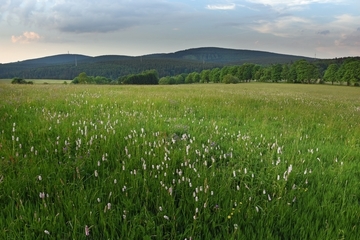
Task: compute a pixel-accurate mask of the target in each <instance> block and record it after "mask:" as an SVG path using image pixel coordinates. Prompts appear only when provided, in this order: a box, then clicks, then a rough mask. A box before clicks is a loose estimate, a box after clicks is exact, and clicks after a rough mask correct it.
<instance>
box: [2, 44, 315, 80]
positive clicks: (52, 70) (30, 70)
mask: <svg viewBox="0 0 360 240" xmlns="http://www.w3.org/2000/svg"><path fill="white" fill-rule="evenodd" d="M299 59H307V60H310V59H309V58H306V57H302V56H293V55H285V54H276V53H270V52H262V51H252V50H235V49H225V48H212V47H204V48H194V49H188V50H183V51H178V52H175V53H163V54H150V55H144V56H138V57H131V56H119V55H106V56H98V57H90V56H85V55H78V54H62V55H55V56H48V57H43V58H38V59H31V60H25V61H20V62H15V63H7V64H0V78H13V77H22V78H26V79H36V78H37V79H73V78H74V77H76V76H78V75H79V73H81V72H86V73H87V74H88V75H92V76H104V77H107V78H111V79H117V78H118V77H121V76H125V75H128V74H135V73H140V72H142V71H144V70H148V69H156V70H157V71H158V73H159V75H160V77H161V76H169V75H170V76H171V75H176V74H180V73H190V72H194V71H197V72H200V71H201V70H203V69H211V68H214V67H222V66H224V65H240V64H243V63H255V64H260V65H269V64H275V63H288V62H293V61H296V60H299Z"/></svg>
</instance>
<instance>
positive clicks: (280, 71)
mask: <svg viewBox="0 0 360 240" xmlns="http://www.w3.org/2000/svg"><path fill="white" fill-rule="evenodd" d="M249 81H260V82H288V83H306V84H311V83H324V82H330V83H332V84H334V83H339V84H347V85H359V84H360V59H359V58H347V59H345V60H344V61H342V62H340V61H339V62H336V61H334V62H333V63H331V64H330V65H324V64H323V63H322V62H321V61H318V62H310V61H306V60H298V61H295V62H293V63H289V64H272V65H269V66H261V65H257V64H253V63H245V64H242V65H235V66H224V67H222V68H219V67H215V68H212V69H204V70H201V71H194V72H191V73H181V74H176V75H168V76H164V77H161V78H159V74H158V72H157V70H154V69H152V70H146V71H143V72H141V73H139V74H128V75H125V76H121V77H119V78H118V79H117V80H112V79H110V78H106V77H100V76H96V77H93V76H87V75H86V73H85V72H82V73H80V74H79V75H78V76H77V77H75V78H74V80H73V81H72V82H73V83H75V84H77V83H80V84H84V83H86V84H163V85H171V84H190V83H209V82H212V83H240V82H249Z"/></svg>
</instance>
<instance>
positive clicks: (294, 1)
mask: <svg viewBox="0 0 360 240" xmlns="http://www.w3.org/2000/svg"><path fill="white" fill-rule="evenodd" d="M247 1H248V2H252V3H258V4H263V5H269V6H281V5H283V6H284V5H285V6H301V5H309V4H313V3H339V2H344V0H287V1H284V0H247Z"/></svg>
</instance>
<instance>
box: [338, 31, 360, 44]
mask: <svg viewBox="0 0 360 240" xmlns="http://www.w3.org/2000/svg"><path fill="white" fill-rule="evenodd" d="M335 45H336V46H341V47H344V46H346V47H360V31H354V32H351V33H348V34H342V35H341V37H340V39H337V40H336V41H335Z"/></svg>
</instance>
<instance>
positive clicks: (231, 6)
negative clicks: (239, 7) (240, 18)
mask: <svg viewBox="0 0 360 240" xmlns="http://www.w3.org/2000/svg"><path fill="white" fill-rule="evenodd" d="M235 7H236V5H235V4H228V5H225V4H218V5H207V6H206V8H207V9H209V10H234V9H235Z"/></svg>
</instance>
